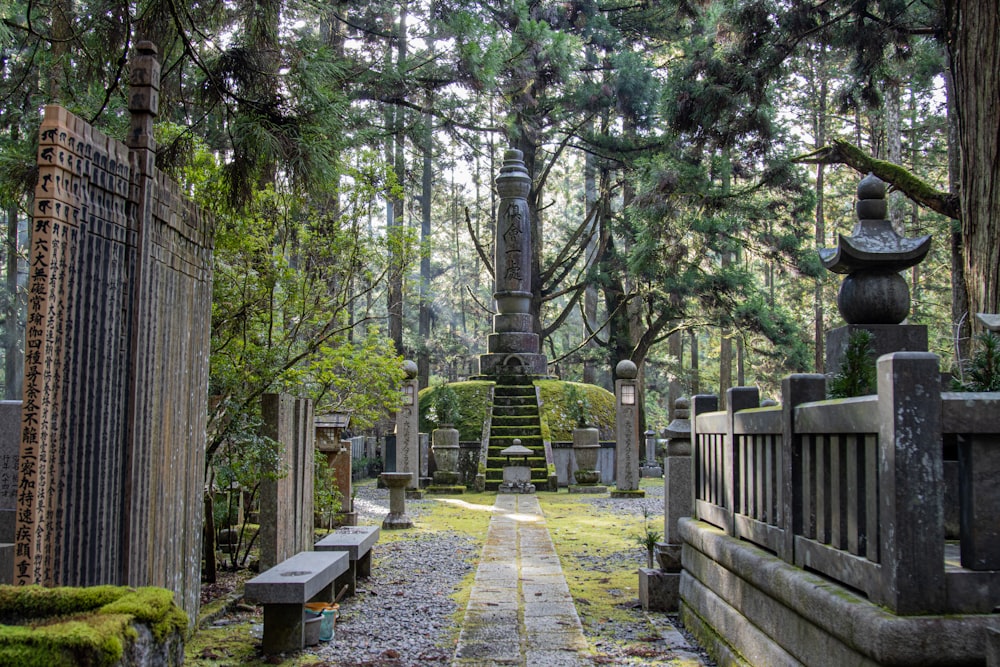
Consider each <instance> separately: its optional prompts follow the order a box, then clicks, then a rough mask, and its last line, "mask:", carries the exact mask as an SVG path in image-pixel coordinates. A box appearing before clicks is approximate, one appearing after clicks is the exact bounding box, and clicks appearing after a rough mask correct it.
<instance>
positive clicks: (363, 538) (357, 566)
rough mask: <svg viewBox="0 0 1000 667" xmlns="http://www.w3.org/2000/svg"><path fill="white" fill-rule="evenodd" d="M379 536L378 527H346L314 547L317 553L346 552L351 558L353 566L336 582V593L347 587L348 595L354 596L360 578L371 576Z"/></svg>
mask: <svg viewBox="0 0 1000 667" xmlns="http://www.w3.org/2000/svg"><path fill="white" fill-rule="evenodd" d="M378 536H379V527H378V526H344V527H343V528H338V529H337V530H335V531H333V532H332V533H330V534H329V535H327V536H326V537H324V538H323V539H322V540H320V541H319V542H317V543H316V544H315V545H314V547H313V548H314V549H315V550H316V551H339V552H344V553H346V554H348V557H349V558H350V561H351V564H350V567H349V568H348V570H347V572H345V573H344V574H343V575H342V577H341V578H339V579H337V581H336V585H335V586H334V588H335V589H336V591H338V592H339V591H340V589H342V588H343V587H344V586H345V585H346V586H347V594H348V595H354V591H355V589H356V588H357V583H358V577H361V578H367V577H369V576H371V573H372V547H373V546H374V545H375V543H376V542H378Z"/></svg>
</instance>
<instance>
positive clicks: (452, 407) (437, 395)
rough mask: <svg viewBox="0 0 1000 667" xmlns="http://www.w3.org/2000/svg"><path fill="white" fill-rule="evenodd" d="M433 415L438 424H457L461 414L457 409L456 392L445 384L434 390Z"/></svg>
mask: <svg viewBox="0 0 1000 667" xmlns="http://www.w3.org/2000/svg"><path fill="white" fill-rule="evenodd" d="M434 415H435V417H436V418H437V423H438V424H457V423H458V420H459V418H460V417H461V416H462V414H461V412H460V411H459V409H458V394H457V393H456V392H455V390H454V389H452V388H451V387H449V386H448V385H446V384H445V385H441V386H440V387H438V388H437V389H436V390H435V391H434Z"/></svg>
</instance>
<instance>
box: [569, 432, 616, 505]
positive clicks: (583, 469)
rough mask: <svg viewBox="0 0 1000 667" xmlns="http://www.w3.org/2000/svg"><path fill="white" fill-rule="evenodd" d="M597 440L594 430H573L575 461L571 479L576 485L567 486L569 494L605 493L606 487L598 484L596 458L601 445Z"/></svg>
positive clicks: (598, 472)
mask: <svg viewBox="0 0 1000 667" xmlns="http://www.w3.org/2000/svg"><path fill="white" fill-rule="evenodd" d="M598 438H599V433H598V430H597V429H596V428H592V427H584V428H575V429H573V458H574V459H575V460H576V469H575V470H574V471H573V478H574V479H575V480H576V484H570V485H569V492H570V493H607V490H608V487H606V486H603V485H601V484H599V482H600V481H601V471H600V470H598V469H597V456H598V454H599V453H600V451H601V443H600V441H599V439H598Z"/></svg>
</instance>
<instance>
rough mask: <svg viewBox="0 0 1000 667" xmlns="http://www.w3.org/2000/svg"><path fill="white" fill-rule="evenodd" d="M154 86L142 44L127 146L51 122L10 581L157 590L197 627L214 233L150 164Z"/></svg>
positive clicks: (77, 124) (53, 116)
mask: <svg viewBox="0 0 1000 667" xmlns="http://www.w3.org/2000/svg"><path fill="white" fill-rule="evenodd" d="M159 75H160V65H159V63H158V62H157V59H156V48H155V47H154V46H153V45H152V44H151V43H149V42H140V43H139V44H138V45H137V53H136V54H135V55H134V56H133V61H132V67H131V73H130V76H129V80H130V81H131V86H130V89H129V97H128V101H129V112H130V115H131V123H130V128H129V135H128V141H127V143H123V142H121V141H118V140H116V139H113V138H111V137H108V136H106V135H104V134H102V133H101V132H99V131H98V130H97V129H95V128H93V127H91V126H90V125H89V124H87V123H86V122H84V121H83V120H81V119H80V118H77V117H76V116H74V115H73V114H71V113H69V112H68V111H67V110H66V109H64V108H62V107H59V106H47V107H46V108H45V117H44V119H43V120H42V124H41V128H40V131H39V134H40V136H39V145H38V185H37V187H36V190H35V200H34V203H35V209H34V211H33V219H32V223H31V224H32V234H31V250H30V261H29V265H30V269H29V271H30V274H29V286H28V308H27V329H26V332H25V363H24V368H25V375H24V394H23V405H22V410H21V426H22V428H21V441H20V451H19V482H18V484H19V492H18V497H17V516H16V522H17V525H16V534H15V552H14V579H15V583H17V584H43V585H46V586H60V585H66V586H92V585H97V584H127V585H131V586H150V585H151V586H163V587H165V588H169V589H171V590H173V591H174V593H175V597H176V600H177V602H178V604H179V605H180V606H181V607H182V608H184V610H185V611H187V612H188V614H189V615H190V616H191V618H192V619H194V618H196V617H197V610H198V601H199V592H200V587H201V582H200V563H201V534H202V519H203V511H204V503H203V495H204V468H205V458H204V457H205V429H206V421H207V410H206V405H207V404H208V400H207V393H208V351H209V324H210V322H211V298H212V273H211V272H212V239H213V230H212V220H211V219H210V218H208V217H206V216H203V215H202V213H201V212H200V211H199V210H198V209H197V207H195V206H194V205H193V204H191V203H190V202H189V201H187V200H186V199H185V198H184V197H183V195H182V193H181V190H180V188H179V187H178V186H177V184H176V183H173V182H172V181H170V180H169V179H168V178H166V177H165V176H164V175H163V174H162V173H160V172H159V171H158V170H156V168H155V166H154V162H155V155H156V143H155V141H154V140H153V119H154V117H155V116H156V114H157V109H158V106H159Z"/></svg>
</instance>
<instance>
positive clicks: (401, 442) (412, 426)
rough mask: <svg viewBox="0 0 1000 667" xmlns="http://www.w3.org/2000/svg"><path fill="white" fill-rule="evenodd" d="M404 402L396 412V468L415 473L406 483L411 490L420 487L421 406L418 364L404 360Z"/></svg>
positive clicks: (397, 470)
mask: <svg viewBox="0 0 1000 667" xmlns="http://www.w3.org/2000/svg"><path fill="white" fill-rule="evenodd" d="M403 371H404V372H405V373H406V377H405V379H404V380H403V404H402V405H401V406H399V412H397V413H396V470H395V471H390V472H409V473H413V474H412V476H411V477H410V478H409V479H408V480H407V482H406V485H407V487H408V488H409V489H410V490H411V491H417V490H418V489H419V488H420V433H419V430H420V422H419V418H420V406H419V404H418V402H417V385H418V383H419V380H417V365H416V364H415V363H413V361H411V360H409V359H407V360H406V361H404V362H403Z"/></svg>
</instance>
